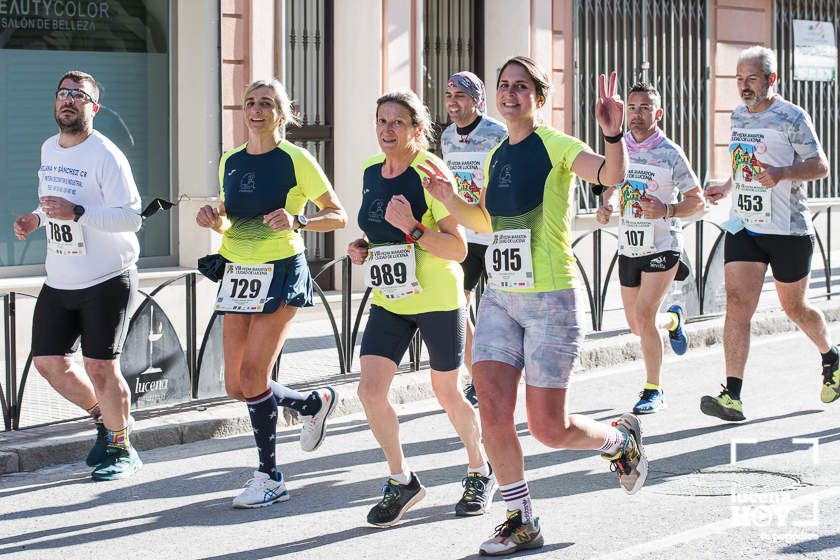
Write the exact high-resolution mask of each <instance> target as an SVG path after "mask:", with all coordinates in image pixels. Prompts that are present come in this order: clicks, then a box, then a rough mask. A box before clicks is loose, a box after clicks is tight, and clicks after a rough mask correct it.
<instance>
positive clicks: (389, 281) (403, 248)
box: [365, 243, 423, 300]
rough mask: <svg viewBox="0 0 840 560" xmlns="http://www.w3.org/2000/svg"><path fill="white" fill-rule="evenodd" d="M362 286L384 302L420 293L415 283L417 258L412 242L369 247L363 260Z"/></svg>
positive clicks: (420, 290)
mask: <svg viewBox="0 0 840 560" xmlns="http://www.w3.org/2000/svg"><path fill="white" fill-rule="evenodd" d="M365 285H366V286H367V287H369V288H374V289H377V290H379V291H380V292H381V293H382V295H383V296H385V299H389V300H397V299H402V298H404V297H408V296H411V295H414V294H419V293H420V292H422V291H423V287H422V286H420V282H418V281H417V256H416V254H415V251H414V245H413V244H411V243H406V244H400V245H387V246H383V247H371V248H370V249H369V250H368V258H367V260H366V261H365Z"/></svg>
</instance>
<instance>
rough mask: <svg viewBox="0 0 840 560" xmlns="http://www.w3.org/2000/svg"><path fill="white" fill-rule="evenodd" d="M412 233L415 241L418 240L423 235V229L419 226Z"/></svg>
mask: <svg viewBox="0 0 840 560" xmlns="http://www.w3.org/2000/svg"><path fill="white" fill-rule="evenodd" d="M410 235H411V238H412V239H413V240H414V241H418V240H419V239H420V238H421V237H423V230H422V229H420V228H419V227H416V228H414V229H413V230H411V233H410Z"/></svg>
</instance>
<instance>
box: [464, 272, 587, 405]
mask: <svg viewBox="0 0 840 560" xmlns="http://www.w3.org/2000/svg"><path fill="white" fill-rule="evenodd" d="M578 304H579V299H578V297H577V294H576V293H575V290H572V289H570V290H558V291H555V292H536V293H531V292H505V291H501V290H494V289H492V288H489V289H487V290H486V291H485V292H484V295H483V296H482V297H481V304H480V305H479V307H478V318H477V319H476V328H475V338H474V340H473V362H474V363H475V362H481V361H485V360H490V361H496V362H502V363H505V364H508V365H511V366H513V367H515V368H517V369H520V370H521V369H524V375H525V383H527V384H528V385H531V386H532V387H548V388H553V389H566V388H567V387H568V386H569V378H570V377H571V375H572V368H573V367H574V363H575V359H576V358H577V356H578V354H579V353H580V345H581V343H582V342H583V334H584V332H583V312H582V308H581V306H580V305H578Z"/></svg>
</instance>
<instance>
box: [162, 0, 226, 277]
mask: <svg viewBox="0 0 840 560" xmlns="http://www.w3.org/2000/svg"><path fill="white" fill-rule="evenodd" d="M177 21H178V35H177V41H178V43H177V58H176V60H175V76H177V78H176V80H177V81H176V84H177V86H176V90H175V91H176V93H175V96H174V99H175V101H174V103H175V111H174V116H175V117H176V119H177V121H176V122H177V127H176V132H175V135H176V143H175V145H176V147H177V148H176V154H175V157H173V159H172V163H173V165H174V166H175V169H176V179H175V180H176V185H175V189H174V191H175V192H176V193H178V194H179V195H181V194H186V195H189V196H190V197H192V198H195V200H190V201H184V202H182V203H181V204H179V205H178V207H177V208H178V262H179V265H180V266H183V267H189V268H193V267H195V265H196V264H195V263H196V259H197V258H199V257H202V256H204V255H206V254H208V253H211V252H213V251H214V250H215V248H216V247H217V246H218V240H216V239H214V237H213V235H212V234H211V233H209V230H205V229H202V228H198V227H196V225H195V214H196V211H197V210H198V208H199V206H201V205H202V204H205V203H206V202H207V200H206V199H202V198H201V197H215V196H217V195H218V192H219V174H218V161H219V141H220V139H219V134H220V132H219V130H220V128H221V124H220V122H219V120H220V115H219V79H220V76H219V70H218V68H219V61H218V53H219V16H218V13H217V11H216V8H215V6H214V5H213V3H212V2H179V3H178V13H177Z"/></svg>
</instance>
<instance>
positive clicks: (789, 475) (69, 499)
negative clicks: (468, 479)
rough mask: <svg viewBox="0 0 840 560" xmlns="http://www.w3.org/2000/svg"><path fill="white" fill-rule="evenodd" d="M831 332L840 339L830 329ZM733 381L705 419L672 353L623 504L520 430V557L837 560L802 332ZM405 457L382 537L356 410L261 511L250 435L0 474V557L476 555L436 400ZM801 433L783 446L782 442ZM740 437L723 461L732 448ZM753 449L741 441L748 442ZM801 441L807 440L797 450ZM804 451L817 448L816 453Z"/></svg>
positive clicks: (368, 443)
mask: <svg viewBox="0 0 840 560" xmlns="http://www.w3.org/2000/svg"><path fill="white" fill-rule="evenodd" d="M834 335H835V339H836V340H837V339H840V336H838V335H840V329H835V331H834ZM754 342H755V344H754V347H753V351H752V354H751V358H750V363H749V369H748V371H749V373H748V377H747V380H746V383H745V387H744V403H745V414H746V415H747V417H748V422H746V423H743V424H738V425H732V424H727V425H723V424H722V423H721V422H718V421H716V420H715V419H713V418H709V417H706V416H703V415H702V414H701V413H700V411H699V406H698V405H699V401H700V396H701V395H703V394H717V392H718V390H719V384H720V383H722V382H723V374H722V367H723V366H722V364H723V356H722V349H720V348H718V349H715V350H707V351H703V352H695V353H689V354H688V355H687V356H685V357H681V358H675V357H673V356H670V357H668V358H667V359H666V364H665V368H666V369H665V371H666V373H665V390H666V397H667V402H668V406H669V408H668V409H667V410H665V411H663V412H662V413H659V414H656V415H652V416H646V417H643V419H642V422H643V427H644V431H645V436H646V439H645V442H646V449H647V453H648V456H649V457H650V459H651V474H650V477H649V479H648V483H647V485H646V486H645V488H643V489H642V490H641V492H640V493H639V494H637V495H634V496H627V495H625V494H624V493H623V492H622V491H621V490H620V489H619V488H618V483H617V479H616V477H615V475H614V474H612V473H610V472H609V468H608V464H607V463H606V462H604V461H603V460H601V459H600V458H599V457H598V456H597V454H596V453H590V452H578V451H562V450H552V449H548V448H546V447H544V446H542V445H541V444H539V443H538V442H536V441H535V440H533V438H531V437H530V436H529V435H528V432H527V425H526V423H525V419H524V410H523V408H522V406H521V405H522V404H523V403H520V408H519V411H518V412H519V419H518V421H519V424H518V426H519V428H520V433H521V434H522V441H523V446H524V449H525V451H526V453H527V458H526V468H527V471H528V479H529V484H530V487H531V493H532V496H533V497H534V499H535V500H536V501H535V512H536V514H537V515H539V516H540V518H541V522H542V526H543V534H544V535H545V540H546V545H545V547H544V548H543V549H541V550H539V551H534V552H532V553H529V554H525V555H520V556H527V557H529V558H532V557H533V558H563V559H582V558H621V559H622V560H627V559H630V558H644V559H660V558H662V559H666V558H667V559H671V558H674V559H677V558H679V559H690V560H693V559H720V558H762V559H765V558H785V559H787V558H792V557H795V558H820V559H829V558H840V401H838V402H836V403H834V404H832V405H823V404H822V403H821V402H820V400H819V383H820V377H819V375H818V373H819V367H818V364H819V355H818V353H817V351H816V349H815V348H813V347H812V346H811V345H810V343H809V342H808V341H807V340H806V339H805V337H804V335H801V334H791V335H780V336H773V337H765V338H762V339H755V341H754ZM642 383H643V381H642V367H641V364H640V363H636V364H631V365H629V366H625V367H622V368H615V369H610V370H603V371H596V372H593V373H589V374H587V375H586V376H580V377H578V378H576V379H575V381H574V384H573V387H572V391H571V403H570V405H571V409H572V410H573V411H575V412H580V413H584V414H588V415H590V416H592V417H594V418H597V419H600V420H604V421H606V420H609V419H611V418H613V417H615V416H617V415H618V414H619V413H621V412H623V411H625V410H627V409H629V408H630V407H631V406H632V405H633V403H634V402H635V400H636V394H637V393H638V391H639V390H640V389H641V385H642ZM399 410H400V412H401V415H402V419H403V422H402V436H403V441H404V443H405V450H406V454H407V456H408V460H409V464H410V466H411V468H412V469H413V470H415V471H416V472H418V474H419V476H420V478H421V480H422V482H423V484H424V485H425V486H427V487H428V489H429V493H428V495H427V497H426V498H425V499H424V500H423V501H422V502H420V503H419V504H418V505H417V506H416V507H415V509H413V510H412V511H411V512H409V513H408V514H407V515H406V517H405V520H404V522H403V523H402V524H401V525H399V526H397V527H394V528H391V529H384V530H383V529H376V528H372V527H368V526H366V525H365V523H364V520H365V515H366V512H367V510H368V509H369V508H370V507H371V506H372V505H373V504H374V503H375V502H376V501H377V499H378V497H379V493H380V487H381V484H382V482H383V480H384V476H385V475H386V474H387V472H386V468H385V464H384V461H383V457H382V454H381V452H380V451H379V449H378V448H377V446H376V443H375V441H374V439H373V437H372V435H371V434H370V432H369V431H368V429H367V424H366V422H365V420H364V418H363V417H361V416H358V415H356V416H347V417H343V418H341V419H339V420H338V421H336V422H333V423H332V424H330V430H329V436H328V438H327V440H326V441H325V443H324V445H323V446H322V447H321V448H320V449H319V450H318V451H316V452H315V453H313V454H306V453H303V452H302V451H301V450H300V448H299V446H298V443H297V437H298V432H297V429H294V428H293V429H289V430H285V431H283V432H282V433H281V434H280V435H279V436H278V456H279V457H280V458H281V461H282V462H283V464H284V467H283V470H284V472H285V474H286V478H287V481H288V482H287V484H288V487H289V490H290V493H291V496H292V498H291V500H290V501H288V502H285V503H280V504H275V505H272V506H270V507H267V508H263V509H257V510H234V509H232V508H231V507H230V501H231V499H232V498H233V496H234V495H235V494H236V493H237V492H238V488H239V487H240V486H241V485H242V484H243V483H244V482H245V481H246V480H247V479H248V478H249V477H250V475H251V471H252V469H253V465H254V464H255V462H256V451H255V450H254V448H253V444H252V439H251V437H250V436H237V437H232V438H228V439H221V440H210V441H204V442H199V443H194V444H188V445H180V446H175V447H166V448H160V449H156V450H153V451H147V452H145V453H144V454H143V460H144V462H145V466H144V468H143V469H142V470H141V471H140V472H139V473H137V475H135V476H134V477H133V478H131V479H128V480H125V481H114V482H107V483H106V482H101V483H94V482H92V481H91V480H90V478H89V472H88V469H87V468H86V467H85V466H84V465H83V464H81V463H76V464H69V465H61V466H58V467H53V468H50V469H44V470H41V471H36V472H27V473H18V474H12V475H5V476H0V555H5V556H11V557H14V558H16V559H17V558H21V559H30V558H38V559H41V558H51V559H53V558H59V559H60V560H70V559H75V558H84V559H88V558H109V557H116V558H120V559H130V558H145V559H148V558H152V559H154V560H160V559H164V558H178V559H182V560H186V559H189V558H212V559H221V558H232V559H243V560H244V559H252V558H258V559H261V558H274V557H289V558H307V559H321V558H328V559H330V560H340V559H345V558H346V559H363V558H376V559H398V560H410V559H424V560H428V559H437V558H441V559H448V558H471V557H477V556H476V553H477V549H478V545H479V543H480V542H481V541H482V540H484V539H485V538H486V537H487V536H489V535H490V534H491V533H492V532H493V527H494V526H495V525H497V524H498V523H500V522H501V521H502V520H503V515H504V504H503V503H502V502H500V501H499V498H498V496H497V498H496V502H495V503H494V507H493V509H492V510H491V512H490V513H489V514H488V515H485V516H481V517H475V518H456V517H454V515H453V507H454V504H455V502H456V501H457V500H458V499H459V497H460V492H461V483H460V482H461V477H462V476H463V475H464V472H465V460H466V457H465V454H464V453H463V451H462V450H461V448H460V444H459V442H458V439H457V437H456V435H455V433H454V430H453V429H452V427H451V426H450V424H449V423H448V421H447V419H446V416H445V415H444V414H443V413H442V412H441V411H440V410H439V409H438V407H437V406H436V403H435V402H433V401H424V402H419V403H414V404H410V405H402V406H400V408H399ZM795 438H796V439H797V441H796V442H794V441H793V440H794V439H795ZM741 440H746V442H744V443H738V444H737V450H736V451H737V456H736V459H737V461H736V464H732V461H731V459H732V446H733V441H736V442H737V441H741ZM750 440H752V441H754V443H749V441H750ZM802 440H805V441H802ZM815 449H816V451H815Z"/></svg>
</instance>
